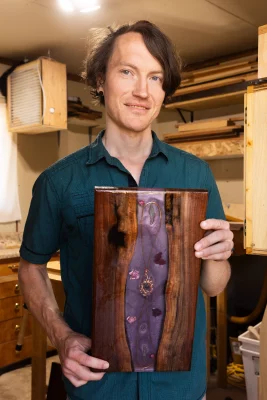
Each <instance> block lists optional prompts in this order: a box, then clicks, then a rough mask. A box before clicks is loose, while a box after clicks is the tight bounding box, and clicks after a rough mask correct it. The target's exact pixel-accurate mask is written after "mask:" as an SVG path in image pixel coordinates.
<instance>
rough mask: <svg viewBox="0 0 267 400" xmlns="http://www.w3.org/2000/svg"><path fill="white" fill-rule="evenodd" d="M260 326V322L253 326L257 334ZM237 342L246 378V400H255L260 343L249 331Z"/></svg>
mask: <svg viewBox="0 0 267 400" xmlns="http://www.w3.org/2000/svg"><path fill="white" fill-rule="evenodd" d="M260 325H261V322H260V323H259V324H257V325H256V326H255V329H256V330H257V331H258V332H259V330H260ZM238 340H239V341H240V342H241V343H242V346H241V347H240V350H241V353H242V358H243V364H244V371H245V378H246V389H247V400H257V399H258V376H259V374H260V341H259V340H257V339H255V338H254V336H253V335H252V334H251V333H250V332H249V331H246V332H245V333H243V334H242V335H240V336H238Z"/></svg>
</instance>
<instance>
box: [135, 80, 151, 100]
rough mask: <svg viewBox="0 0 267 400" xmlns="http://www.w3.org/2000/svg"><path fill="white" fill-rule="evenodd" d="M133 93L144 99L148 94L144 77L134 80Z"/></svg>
mask: <svg viewBox="0 0 267 400" xmlns="http://www.w3.org/2000/svg"><path fill="white" fill-rule="evenodd" d="M133 95H134V96H138V97H141V98H143V99H146V98H147V97H148V96H149V91H148V82H147V79H146V78H139V79H137V81H136V82H135V86H134V89H133Z"/></svg>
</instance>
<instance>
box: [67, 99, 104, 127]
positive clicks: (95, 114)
mask: <svg viewBox="0 0 267 400" xmlns="http://www.w3.org/2000/svg"><path fill="white" fill-rule="evenodd" d="M101 117H102V112H100V111H96V110H92V109H91V108H89V107H87V106H85V105H83V104H82V102H81V99H80V98H79V97H77V98H76V99H75V100H68V118H78V119H82V120H90V121H94V120H96V119H98V118H101Z"/></svg>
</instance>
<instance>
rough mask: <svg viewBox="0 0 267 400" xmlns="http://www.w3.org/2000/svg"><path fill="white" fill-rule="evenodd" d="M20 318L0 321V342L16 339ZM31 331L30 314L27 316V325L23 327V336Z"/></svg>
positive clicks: (28, 334)
mask: <svg viewBox="0 0 267 400" xmlns="http://www.w3.org/2000/svg"><path fill="white" fill-rule="evenodd" d="M22 318H23V317H19V318H13V319H9V320H8V321H2V322H0V344H1V343H5V342H10V341H11V340H17V338H18V335H19V331H20V328H21V323H22ZM31 333H32V316H31V315H29V316H28V320H27V325H26V329H25V335H24V336H25V337H26V336H30V335H31Z"/></svg>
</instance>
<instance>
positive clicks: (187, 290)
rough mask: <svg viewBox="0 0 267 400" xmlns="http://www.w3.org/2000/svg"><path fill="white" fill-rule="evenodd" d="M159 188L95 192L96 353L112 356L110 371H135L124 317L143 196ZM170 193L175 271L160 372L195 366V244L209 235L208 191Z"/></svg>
mask: <svg viewBox="0 0 267 400" xmlns="http://www.w3.org/2000/svg"><path fill="white" fill-rule="evenodd" d="M159 190H160V189H139V190H137V189H131V188H127V189H125V188H124V189H118V188H97V189H96V191H95V231H94V234H95V236H94V243H95V248H94V280H93V281H94V290H93V299H94V304H93V310H94V313H93V329H92V355H93V356H95V357H98V358H101V359H104V360H107V361H108V362H109V364H110V367H109V370H108V371H109V372H114V371H121V372H127V371H128V372H130V371H133V367H132V361H131V354H130V350H129V346H128V342H127V337H126V330H125V324H124V321H125V288H126V280H127V274H128V267H129V264H130V261H131V259H132V257H133V254H134V249H135V243H136V239H137V232H138V220H137V195H138V193H140V192H145V191H146V192H148V193H150V194H151V193H152V192H158V191H159ZM161 190H162V189H161ZM163 191H164V190H163ZM164 192H165V225H166V232H167V237H168V249H169V272H168V280H167V284H166V290H165V304H166V314H165V320H164V324H163V331H162V336H161V340H160V344H159V348H158V353H157V359H156V370H157V371H182V370H184V371H186V370H189V369H190V365H191V354H192V344H193V337H194V326H195V312H196V301H197V291H198V283H199V276H200V260H199V259H197V258H196V257H195V255H194V243H195V242H196V241H197V240H199V239H200V238H201V237H202V236H203V231H202V230H201V228H200V226H199V224H200V221H201V220H203V219H204V217H205V212H206V204H207V192H206V191H204V190H203V191H201V190H196V191H193V190H191V191H190V190H184V191H183V190H181V191H178V189H177V190H172V189H168V190H165V191H164ZM177 311H178V312H177Z"/></svg>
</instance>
